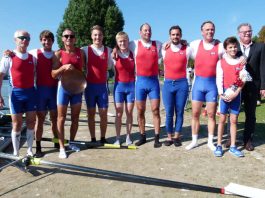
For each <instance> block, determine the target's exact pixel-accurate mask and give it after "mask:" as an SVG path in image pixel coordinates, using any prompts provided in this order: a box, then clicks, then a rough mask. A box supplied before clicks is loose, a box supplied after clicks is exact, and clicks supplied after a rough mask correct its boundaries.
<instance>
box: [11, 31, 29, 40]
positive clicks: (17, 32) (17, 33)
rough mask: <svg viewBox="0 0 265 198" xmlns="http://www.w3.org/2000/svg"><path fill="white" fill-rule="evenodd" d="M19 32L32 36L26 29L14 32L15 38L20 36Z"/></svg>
mask: <svg viewBox="0 0 265 198" xmlns="http://www.w3.org/2000/svg"><path fill="white" fill-rule="evenodd" d="M19 33H26V34H27V35H28V36H29V37H30V34H29V33H28V32H27V31H25V30H17V31H15V33H14V38H17V37H18V36H19Z"/></svg>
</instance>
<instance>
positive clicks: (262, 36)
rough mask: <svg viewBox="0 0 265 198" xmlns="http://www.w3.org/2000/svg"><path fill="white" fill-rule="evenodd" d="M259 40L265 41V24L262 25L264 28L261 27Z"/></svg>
mask: <svg viewBox="0 0 265 198" xmlns="http://www.w3.org/2000/svg"><path fill="white" fill-rule="evenodd" d="M257 41H258V42H262V43H265V26H262V28H261V29H260V31H259V33H258V39H257Z"/></svg>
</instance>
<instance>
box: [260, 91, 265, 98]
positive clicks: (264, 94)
mask: <svg viewBox="0 0 265 198" xmlns="http://www.w3.org/2000/svg"><path fill="white" fill-rule="evenodd" d="M260 95H261V96H262V97H263V98H265V90H260Z"/></svg>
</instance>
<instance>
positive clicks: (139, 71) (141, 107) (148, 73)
mask: <svg viewBox="0 0 265 198" xmlns="http://www.w3.org/2000/svg"><path fill="white" fill-rule="evenodd" d="M140 36H141V39H139V40H135V41H131V42H130V45H129V48H130V50H131V51H132V52H133V54H134V58H135V67H136V84H135V95H136V107H137V118H138V125H139V128H140V133H141V137H140V140H139V141H138V142H136V144H135V145H136V146H140V145H142V144H145V143H146V134H145V110H146V98H147V95H148V96H149V99H150V101H151V110H152V114H153V123H154V128H155V142H154V147H155V148H158V147H161V143H160V142H159V133H160V122H161V119H160V112H159V106H160V86H159V81H158V73H159V68H158V60H159V58H160V57H161V46H162V44H161V42H159V41H152V40H151V36H152V31H151V26H150V25H149V24H148V23H144V24H143V25H141V27H140Z"/></svg>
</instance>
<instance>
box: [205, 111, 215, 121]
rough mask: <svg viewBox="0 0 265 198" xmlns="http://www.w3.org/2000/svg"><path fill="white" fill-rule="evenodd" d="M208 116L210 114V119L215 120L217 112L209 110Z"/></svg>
mask: <svg viewBox="0 0 265 198" xmlns="http://www.w3.org/2000/svg"><path fill="white" fill-rule="evenodd" d="M207 116H208V119H210V120H215V113H213V112H208V113H207Z"/></svg>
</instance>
